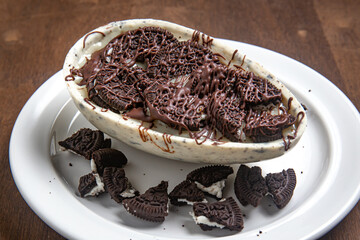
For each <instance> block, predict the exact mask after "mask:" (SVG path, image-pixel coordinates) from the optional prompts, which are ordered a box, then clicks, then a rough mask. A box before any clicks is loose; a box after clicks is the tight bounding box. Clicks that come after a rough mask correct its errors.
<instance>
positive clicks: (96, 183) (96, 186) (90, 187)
mask: <svg viewBox="0 0 360 240" xmlns="http://www.w3.org/2000/svg"><path fill="white" fill-rule="evenodd" d="M78 190H79V193H80V196H81V197H93V196H98V195H99V194H100V193H103V192H105V189H104V183H103V182H102V181H101V178H100V176H99V174H97V173H89V174H86V175H84V176H82V177H80V180H79V187H78Z"/></svg>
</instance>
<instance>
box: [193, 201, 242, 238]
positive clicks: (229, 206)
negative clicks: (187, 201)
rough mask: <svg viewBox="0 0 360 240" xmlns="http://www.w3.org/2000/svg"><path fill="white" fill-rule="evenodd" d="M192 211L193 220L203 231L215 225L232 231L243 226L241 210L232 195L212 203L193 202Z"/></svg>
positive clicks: (238, 229) (239, 229)
mask: <svg viewBox="0 0 360 240" xmlns="http://www.w3.org/2000/svg"><path fill="white" fill-rule="evenodd" d="M193 211H194V212H193V217H194V220H195V222H196V223H197V224H198V225H199V226H200V227H201V229H202V230H204V231H208V230H212V229H213V228H215V227H220V228H227V229H229V230H232V231H241V230H242V229H243V228H244V222H243V218H242V213H241V210H240V208H239V206H238V205H237V203H236V202H235V200H234V199H233V198H232V197H228V198H226V199H223V200H220V201H218V202H214V203H194V205H193ZM204 220H205V221H204Z"/></svg>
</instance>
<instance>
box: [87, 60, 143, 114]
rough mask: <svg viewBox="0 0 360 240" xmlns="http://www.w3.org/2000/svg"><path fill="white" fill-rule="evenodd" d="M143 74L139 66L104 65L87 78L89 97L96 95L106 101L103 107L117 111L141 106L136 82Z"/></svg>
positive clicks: (141, 100)
mask: <svg viewBox="0 0 360 240" xmlns="http://www.w3.org/2000/svg"><path fill="white" fill-rule="evenodd" d="M143 76H144V71H143V69H142V68H140V67H133V68H129V67H127V66H112V65H111V66H107V65H105V66H103V67H102V69H101V70H99V71H98V72H96V73H95V74H94V75H92V76H91V77H90V78H89V80H88V84H87V89H88V93H89V96H90V98H91V99H94V98H95V96H98V97H99V98H100V99H101V100H102V101H103V102H104V103H106V105H105V106H104V107H106V108H110V109H115V110H117V111H124V110H129V109H132V108H134V107H141V106H142V102H143V99H142V96H141V93H140V92H139V91H138V90H137V87H136V83H138V82H139V80H140V79H141V78H142V77H143ZM91 86H93V87H91ZM103 105H104V104H103Z"/></svg>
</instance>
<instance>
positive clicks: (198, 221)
mask: <svg viewBox="0 0 360 240" xmlns="http://www.w3.org/2000/svg"><path fill="white" fill-rule="evenodd" d="M190 215H191V216H192V217H193V219H194V221H195V222H196V224H204V225H207V226H210V227H218V228H224V227H225V225H222V224H219V223H217V222H212V221H210V220H209V219H208V218H207V217H205V216H195V214H194V213H193V212H190Z"/></svg>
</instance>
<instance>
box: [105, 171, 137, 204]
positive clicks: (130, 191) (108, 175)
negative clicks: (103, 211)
mask: <svg viewBox="0 0 360 240" xmlns="http://www.w3.org/2000/svg"><path fill="white" fill-rule="evenodd" d="M103 181H104V184H105V189H106V190H107V192H108V193H109V194H110V196H111V198H112V199H114V200H115V201H116V202H117V203H121V202H122V201H123V200H124V199H125V198H133V197H136V196H138V195H139V192H138V191H137V190H136V189H135V188H133V187H132V185H131V183H130V182H129V179H128V178H127V177H125V171H124V169H123V168H117V167H106V168H105V169H104V174H103Z"/></svg>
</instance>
